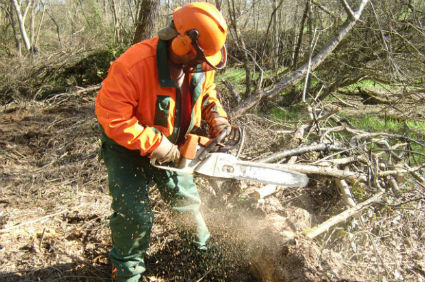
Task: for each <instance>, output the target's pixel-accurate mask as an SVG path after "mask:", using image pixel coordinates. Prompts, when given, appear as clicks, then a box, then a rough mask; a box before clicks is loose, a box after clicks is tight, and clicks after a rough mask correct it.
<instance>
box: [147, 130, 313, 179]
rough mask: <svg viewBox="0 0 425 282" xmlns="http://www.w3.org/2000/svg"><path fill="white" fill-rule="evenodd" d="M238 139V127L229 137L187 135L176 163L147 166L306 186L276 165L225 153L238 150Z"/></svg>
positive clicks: (296, 174) (299, 175) (301, 176)
mask: <svg viewBox="0 0 425 282" xmlns="http://www.w3.org/2000/svg"><path fill="white" fill-rule="evenodd" d="M241 140H243V132H242V130H241V129H240V128H238V127H232V129H231V131H230V133H229V134H228V132H227V131H226V130H223V131H222V132H221V133H220V134H219V136H217V137H216V138H209V137H205V136H200V135H196V134H188V135H187V136H186V140H185V142H184V143H183V144H182V145H181V146H179V150H180V154H181V158H180V160H179V161H178V162H176V163H172V164H171V165H161V164H158V163H157V162H156V159H151V161H150V163H151V165H152V166H154V167H156V168H159V169H166V170H169V171H175V172H181V173H189V174H196V175H202V176H206V177H212V178H220V179H236V180H246V181H254V182H260V183H265V184H275V185H280V186H286V187H304V186H306V185H307V183H308V178H307V176H306V175H305V174H303V173H299V172H295V171H290V170H287V169H283V168H281V167H280V166H279V164H265V163H257V162H252V161H242V160H239V159H238V158H237V157H236V156H234V155H232V154H230V153H229V151H231V150H232V149H235V148H236V147H238V146H239V149H241V146H242V143H243V142H241ZM239 152H240V150H239ZM237 155H239V153H238V154H237Z"/></svg>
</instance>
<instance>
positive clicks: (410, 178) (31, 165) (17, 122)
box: [0, 86, 425, 281]
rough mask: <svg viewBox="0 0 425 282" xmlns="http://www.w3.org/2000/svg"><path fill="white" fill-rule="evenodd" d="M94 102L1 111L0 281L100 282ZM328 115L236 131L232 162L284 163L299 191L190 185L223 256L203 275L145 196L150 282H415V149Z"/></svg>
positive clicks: (102, 244) (333, 111) (400, 138)
mask: <svg viewBox="0 0 425 282" xmlns="http://www.w3.org/2000/svg"><path fill="white" fill-rule="evenodd" d="M96 89H98V86H94V87H93V88H88V89H80V90H78V91H75V92H72V93H63V94H59V95H56V96H54V97H52V98H50V99H48V100H45V101H43V102H34V103H28V104H27V105H20V104H16V105H14V104H11V105H8V106H7V107H3V108H2V112H1V115H0V133H1V134H0V149H1V150H0V168H1V178H0V186H1V187H0V189H1V192H2V197H1V198H0V207H1V208H2V210H1V212H0V228H1V230H0V231H1V232H0V238H1V240H0V241H1V244H0V266H1V267H2V269H3V272H2V273H1V274H0V280H2V279H3V280H5V281H38V280H43V281H58V280H60V281H109V280H110V276H109V275H110V264H109V261H108V258H107V256H108V255H107V252H108V250H109V248H110V246H111V243H110V238H109V234H108V232H109V229H108V216H109V214H110V208H109V204H110V199H109V197H108V195H107V188H106V187H107V180H106V171H105V168H104V167H103V165H102V164H101V163H99V161H98V160H97V152H98V148H99V143H98V129H97V124H96V119H95V117H94V113H93V110H94V109H93V103H94V93H95V91H96ZM338 111H339V108H336V107H326V108H325V107H322V108H320V109H316V110H314V109H311V110H309V111H306V116H311V118H310V120H308V121H299V122H297V123H290V122H281V121H272V120H268V119H267V118H264V117H259V116H256V115H252V114H247V115H245V116H243V117H241V118H240V119H238V120H235V121H234V122H235V123H236V124H239V125H240V126H242V127H244V128H245V129H246V132H247V134H246V136H247V138H246V142H245V143H246V145H245V147H244V149H243V151H242V154H241V159H246V160H255V161H263V162H275V163H281V164H282V166H286V167H288V168H290V169H294V170H297V171H300V172H303V173H306V174H308V176H309V178H310V182H309V184H308V186H307V187H306V188H300V189H285V187H270V186H268V187H260V186H254V185H251V184H247V183H230V184H231V185H230V186H229V187H223V186H221V190H220V191H216V192H217V193H216V194H217V196H215V197H210V198H207V197H205V196H206V194H209V192H208V191H209V190H210V189H206V188H207V187H209V186H210V184H209V183H207V182H206V181H205V179H197V181H198V184H199V187H200V191H201V194H202V196H203V200H204V203H205V206H206V207H205V209H204V211H205V213H206V219H207V221H208V226H209V227H210V229H211V233H212V234H213V237H214V238H216V240H217V241H218V242H219V243H221V245H222V246H223V247H224V254H225V256H226V258H225V261H224V262H225V263H224V264H223V265H221V266H215V267H214V268H212V269H209V270H208V271H206V272H204V273H199V269H195V268H194V267H193V266H190V263H189V262H188V261H187V257H189V255H188V254H187V253H186V252H185V251H183V250H182V249H183V247H182V246H181V244H180V243H179V239H178V236H177V235H176V232H175V226H174V225H173V223H172V222H171V221H170V219H169V217H168V213H167V210H166V207H165V205H164V204H163V203H162V202H161V200H160V199H157V197H158V195H157V191H156V190H155V189H154V188H153V189H152V192H151V194H152V195H151V199H152V204H153V209H154V211H155V213H156V214H155V215H156V218H155V225H154V229H153V232H152V244H151V247H150V250H149V255H148V257H147V261H148V266H149V273H148V276H149V277H150V278H152V279H154V280H153V281H202V280H203V281H250V280H249V279H250V278H252V277H251V276H250V275H251V274H249V273H247V272H248V270H249V272H250V273H252V275H254V276H255V277H256V278H257V280H259V281H341V280H344V279H345V280H346V281H348V280H353V281H354V280H356V281H384V280H405V281H419V280H421V279H422V280H423V278H424V277H425V264H424V263H423V262H424V255H423V251H422V250H423V246H424V244H425V238H424V234H423V230H424V228H425V226H424V222H425V220H424V218H425V213H424V210H425V209H424V206H423V204H424V190H425V188H424V185H425V184H424V179H423V164H422V163H418V164H417V163H415V162H414V160H415V157H417V156H420V152H419V151H418V150H417V149H415V148H422V147H423V146H424V143H423V141H421V140H419V139H415V138H411V137H409V136H407V135H406V136H405V135H398V134H391V133H384V132H382V133H377V132H368V131H365V130H359V129H357V128H355V127H354V126H352V125H351V124H350V123H349V122H348V121H346V120H343V119H341V118H339V116H338ZM235 188H237V189H236V190H235ZM207 190H208V191H207ZM219 200H220V201H219ZM213 205H215V206H213ZM220 216H221V220H217V218H218V217H220ZM228 245H230V247H229V249H226V248H225V247H226V246H228ZM232 254H236V255H235V256H230V255H232ZM227 256H229V257H227Z"/></svg>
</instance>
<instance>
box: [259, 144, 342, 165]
mask: <svg viewBox="0 0 425 282" xmlns="http://www.w3.org/2000/svg"><path fill="white" fill-rule="evenodd" d="M346 149H347V148H346V147H341V146H338V145H331V144H325V143H321V144H317V145H310V146H304V147H298V148H295V149H289V150H285V151H283V152H279V153H276V154H273V155H271V156H268V157H266V158H263V159H261V160H259V162H261V163H270V162H273V161H275V160H278V159H282V158H285V157H291V156H295V155H301V154H304V153H307V152H311V151H324V150H329V151H340V150H346Z"/></svg>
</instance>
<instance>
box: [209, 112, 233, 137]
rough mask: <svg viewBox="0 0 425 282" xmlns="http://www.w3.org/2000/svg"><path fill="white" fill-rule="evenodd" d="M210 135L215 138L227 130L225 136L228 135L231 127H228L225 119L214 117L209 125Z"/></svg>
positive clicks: (228, 124)
mask: <svg viewBox="0 0 425 282" xmlns="http://www.w3.org/2000/svg"><path fill="white" fill-rule="evenodd" d="M210 126H211V128H210V132H209V133H210V135H212V136H214V137H217V136H218V135H219V134H220V133H221V132H222V131H223V130H227V134H230V131H231V129H232V126H231V125H230V123H229V121H228V120H227V118H224V117H216V118H214V119H213V120H212V121H211V124H210Z"/></svg>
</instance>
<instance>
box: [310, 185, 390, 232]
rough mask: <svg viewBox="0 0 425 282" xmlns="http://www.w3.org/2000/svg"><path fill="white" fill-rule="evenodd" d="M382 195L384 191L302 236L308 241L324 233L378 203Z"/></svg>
mask: <svg viewBox="0 0 425 282" xmlns="http://www.w3.org/2000/svg"><path fill="white" fill-rule="evenodd" d="M383 194H384V191H381V192H379V193H377V194H376V195H374V196H373V197H371V198H369V199H367V200H366V201H364V202H361V203H360V204H358V205H356V206H355V207H352V208H350V209H348V210H345V211H343V212H342V213H340V214H338V215H336V216H334V217H331V218H330V219H328V220H326V221H325V222H323V223H321V224H319V225H316V226H315V227H313V228H310V229H307V230H305V231H303V233H304V235H306V236H307V237H308V238H309V239H314V238H316V237H317V236H319V235H320V234H322V233H323V232H326V231H327V230H329V229H330V228H331V227H333V226H335V225H337V224H338V223H341V222H344V221H346V220H347V219H348V218H350V217H351V216H353V215H355V214H357V213H358V212H360V211H362V210H363V209H364V208H366V207H368V206H370V205H371V204H373V203H375V202H378V201H380V199H381V197H382V195H383Z"/></svg>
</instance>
